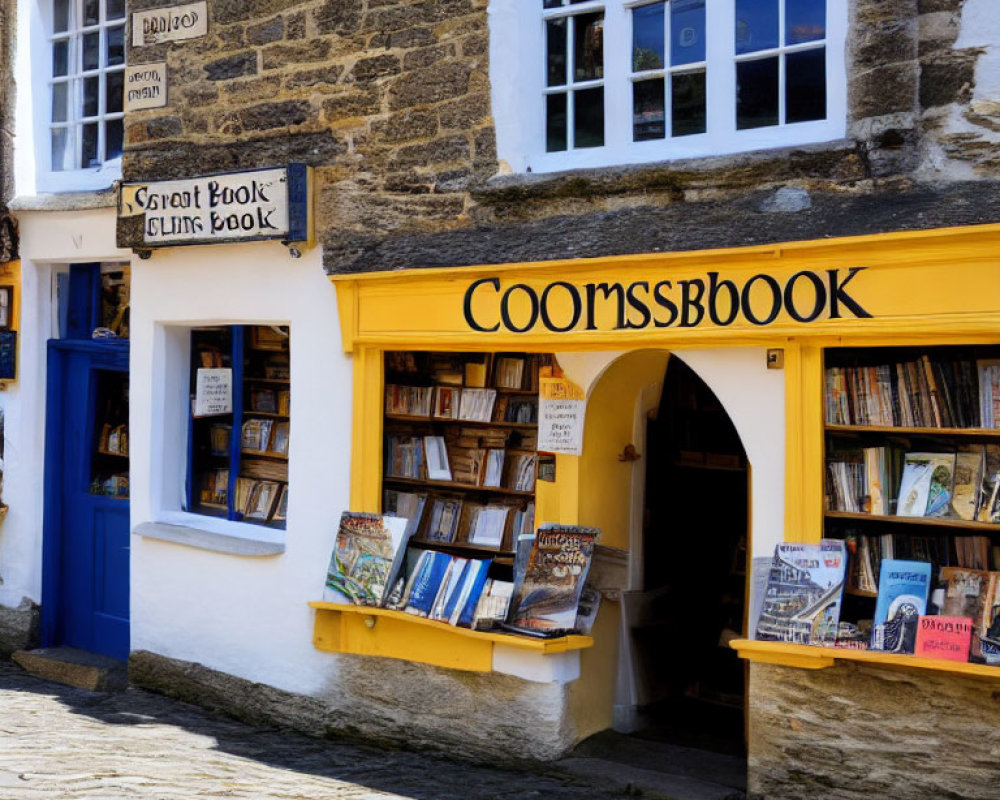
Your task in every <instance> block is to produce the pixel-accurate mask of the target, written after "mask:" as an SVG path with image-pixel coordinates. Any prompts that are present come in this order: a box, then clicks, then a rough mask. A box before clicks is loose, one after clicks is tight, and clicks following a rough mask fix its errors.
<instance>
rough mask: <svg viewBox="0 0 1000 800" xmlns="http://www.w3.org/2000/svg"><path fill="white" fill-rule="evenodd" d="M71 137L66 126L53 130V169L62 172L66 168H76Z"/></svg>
mask: <svg viewBox="0 0 1000 800" xmlns="http://www.w3.org/2000/svg"><path fill="white" fill-rule="evenodd" d="M70 142H71V137H70V135H69V130H67V129H66V128H55V129H54V130H53V131H52V171H53V172H62V171H63V170H65V169H74V168H75V166H74V164H73V154H72V153H71V152H70V149H71V145H70Z"/></svg>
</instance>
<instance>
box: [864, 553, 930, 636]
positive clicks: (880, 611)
mask: <svg viewBox="0 0 1000 800" xmlns="http://www.w3.org/2000/svg"><path fill="white" fill-rule="evenodd" d="M930 583H931V565H930V564H928V563H927V562H926V561H900V560H897V559H894V558H887V559H884V560H883V561H882V569H881V572H880V574H879V581H878V599H877V600H876V601H875V618H874V619H873V621H872V650H882V651H884V652H887V653H912V652H913V649H914V647H915V645H916V639H917V626H918V622H919V617H920V615H921V614H926V613H927V596H928V594H929V591H930Z"/></svg>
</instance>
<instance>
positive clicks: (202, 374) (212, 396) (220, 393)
mask: <svg viewBox="0 0 1000 800" xmlns="http://www.w3.org/2000/svg"><path fill="white" fill-rule="evenodd" d="M232 410H233V371H232V370H231V369H229V368H202V369H199V370H198V374H197V377H196V379H195V389H194V412H193V415H194V416H196V417H211V416H214V415H216V414H229V413H231V412H232Z"/></svg>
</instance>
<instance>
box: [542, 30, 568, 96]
mask: <svg viewBox="0 0 1000 800" xmlns="http://www.w3.org/2000/svg"><path fill="white" fill-rule="evenodd" d="M545 29H546V31H547V34H548V35H547V41H548V47H547V55H548V58H547V59H546V64H547V66H548V74H549V80H548V85H549V86H562V85H564V84H565V83H566V20H564V19H555V20H552V21H551V22H549V23H547V24H546V26H545Z"/></svg>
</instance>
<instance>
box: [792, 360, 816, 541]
mask: <svg viewBox="0 0 1000 800" xmlns="http://www.w3.org/2000/svg"><path fill="white" fill-rule="evenodd" d="M823 386H824V378H823V351H822V349H821V348H820V347H817V346H816V345H815V344H812V343H809V344H804V343H801V342H789V344H788V346H786V348H785V541H788V542H818V541H819V540H820V539H822V538H823V493H824V483H823V478H824V474H825V469H824V466H823V392H824V389H823Z"/></svg>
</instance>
